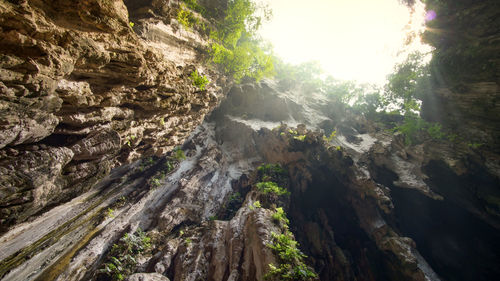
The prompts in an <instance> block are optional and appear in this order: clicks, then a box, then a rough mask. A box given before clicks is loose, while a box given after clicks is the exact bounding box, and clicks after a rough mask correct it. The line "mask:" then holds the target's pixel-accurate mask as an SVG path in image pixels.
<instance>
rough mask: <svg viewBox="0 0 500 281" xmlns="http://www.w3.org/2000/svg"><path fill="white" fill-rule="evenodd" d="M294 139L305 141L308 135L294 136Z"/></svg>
mask: <svg viewBox="0 0 500 281" xmlns="http://www.w3.org/2000/svg"><path fill="white" fill-rule="evenodd" d="M293 139H295V140H298V141H304V140H305V139H306V135H298V136H293Z"/></svg>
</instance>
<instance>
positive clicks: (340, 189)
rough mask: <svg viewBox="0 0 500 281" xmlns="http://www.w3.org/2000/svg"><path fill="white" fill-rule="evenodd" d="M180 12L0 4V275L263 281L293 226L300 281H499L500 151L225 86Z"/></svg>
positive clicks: (268, 90)
mask: <svg viewBox="0 0 500 281" xmlns="http://www.w3.org/2000/svg"><path fill="white" fill-rule="evenodd" d="M208 2H209V3H212V4H214V3H217V5H220V3H219V2H220V1H208ZM177 5H178V2H177V1H132V0H130V1H124V2H122V1H116V0H115V1H87V0H85V1H75V2H73V3H72V4H68V3H66V2H65V1H8V2H5V1H4V2H1V3H0V7H1V9H0V12H1V16H0V26H1V27H2V29H1V32H2V33H3V34H4V35H5V36H4V38H6V39H5V40H3V41H2V42H1V43H0V46H1V49H2V50H3V53H2V55H1V57H2V60H0V62H1V63H2V65H1V68H0V69H1V70H0V75H1V76H0V78H1V84H0V86H1V88H2V91H3V92H2V96H1V99H0V102H1V104H2V112H1V114H0V118H2V120H3V121H2V122H0V129H1V130H2V136H1V137H0V141H1V143H2V147H1V150H0V151H1V154H0V157H1V158H0V174H1V177H0V179H1V181H0V183H1V185H0V186H1V189H0V190H1V192H2V193H0V194H1V196H0V200H1V205H0V206H1V207H2V216H1V219H2V223H1V226H2V230H1V231H2V232H3V234H2V236H1V237H0V249H1V251H0V278H2V280H113V279H114V280H117V279H118V280H119V279H123V278H128V280H162V281H165V280H243V281H246V280H248V281H250V280H264V276H265V275H266V274H267V273H269V271H270V269H271V267H270V266H269V264H273V265H275V266H279V265H283V266H284V267H285V268H286V263H283V260H284V259H283V258H282V257H280V255H279V254H278V253H277V252H276V250H275V249H273V248H272V247H271V246H270V245H272V244H273V243H276V238H275V236H276V234H277V233H287V231H288V229H289V231H290V232H291V233H293V234H290V236H288V238H290V237H291V238H293V239H295V240H296V241H298V243H299V244H300V245H299V246H298V248H299V249H300V250H301V251H302V252H304V253H305V254H306V255H307V258H304V264H305V265H307V266H310V267H311V268H312V269H313V270H314V272H315V273H316V274H317V278H312V277H311V278H309V280H316V279H319V280H338V281H341V280H418V281H420V280H422V281H423V280H493V279H495V278H496V276H498V275H499V274H500V272H499V269H498V266H497V265H498V264H499V262H500V260H499V257H498V252H499V251H500V244H499V241H500V234H499V231H498V229H499V220H498V219H499V216H498V214H499V213H500V212H499V209H498V206H499V205H498V200H497V198H498V197H499V195H498V192H499V191H498V186H499V171H500V169H499V168H498V159H499V158H498V157H497V156H496V152H495V150H493V152H492V153H490V152H489V151H488V149H487V148H489V147H491V146H494V142H488V144H487V145H485V146H484V147H480V149H477V148H475V147H470V146H468V145H467V144H457V143H453V142H447V141H436V140H423V143H421V144H418V145H413V146H410V147H408V146H405V145H404V141H403V139H402V138H401V137H400V136H393V135H392V134H390V133H388V132H387V131H386V130H385V128H383V127H381V126H380V125H378V124H375V123H372V122H370V121H368V120H366V119H365V118H364V117H363V116H359V115H356V114H354V113H352V112H351V111H350V110H348V109H347V108H345V107H344V106H343V105H342V104H340V103H338V102H337V101H336V100H335V99H333V98H332V97H329V96H325V95H322V94H319V93H316V92H314V91H311V89H309V88H308V87H304V86H302V85H300V84H296V85H283V84H282V83H279V82H276V81H270V80H267V81H262V82H261V83H249V84H243V85H238V86H234V87H232V88H231V89H229V85H228V82H226V81H225V78H224V77H223V76H221V75H220V74H219V73H217V72H216V71H215V70H213V69H211V68H206V67H203V66H202V64H200V61H202V59H203V49H204V47H205V46H206V44H207V43H206V39H205V37H204V35H203V32H201V31H196V30H186V29H184V28H183V27H182V26H181V25H179V24H178V23H177V22H176V20H175V17H174V15H175V10H176V8H177V7H178V6H177ZM127 10H128V13H129V14H130V15H128V14H127ZM130 22H133V23H134V25H133V27H131V25H130ZM195 69H196V70H198V71H200V72H203V73H205V74H206V75H207V76H208V77H209V79H210V81H211V83H210V84H209V86H208V88H207V90H206V91H199V90H197V89H196V88H195V87H194V86H192V81H191V80H189V78H188V76H189V74H190V73H191V72H192V71H193V70H195ZM474 83H483V84H484V85H491V81H485V80H480V81H475V82H474ZM495 83H496V82H495ZM483 84H481V85H483ZM488 89H490V88H488ZM491 89H492V88H491ZM448 90H449V89H448ZM448 90H447V89H444V88H440V89H436V92H437V93H438V95H437V97H441V96H440V95H439V93H441V92H442V91H448ZM440 91H441V92H440ZM481 91H482V90H478V92H481ZM495 91H496V90H495ZM492 93H493V92H492ZM225 94H227V97H226V98H225V99H224V100H223V101H222V102H221V98H222V96H225ZM473 96H474V97H477V100H478V101H479V100H481V101H482V99H480V98H479V96H477V95H473ZM490 96H491V95H490ZM493 96H494V95H493ZM452 100H453V101H456V103H457V104H462V103H463V101H465V100H466V99H465V98H464V99H461V98H452ZM219 103H220V105H219ZM217 105H219V106H218V107H217V108H216V109H214V110H213V111H212V112H211V113H210V114H208V113H209V112H210V111H211V110H212V108H214V107H216V106H217ZM450 106H451V105H450ZM425 107H427V108H428V105H426V103H424V108H425ZM454 108H455V109H457V108H461V107H460V106H457V107H454ZM478 108H479V107H478ZM472 115H474V114H472ZM472 115H470V116H469V115H466V114H461V115H460V116H462V117H461V118H465V119H466V120H468V121H467V122H469V121H470V122H472V123H471V124H473V123H474V122H476V123H477V122H478V121H477V119H475V118H472V117H471V116H472ZM205 116H207V118H205ZM464 116H465V117H464ZM202 120H204V121H203V123H202ZM484 120H486V119H484ZM200 123H201V124H200ZM493 127H494V126H493V125H492V124H491V123H488V124H484V126H483V127H480V128H479V127H478V128H479V130H482V131H483V132H485V134H488V133H489V132H490V131H488V128H493ZM333 130H336V132H337V135H336V136H335V137H331V138H325V137H324V134H323V133H326V135H329V134H330V132H332V131H333ZM181 144H182V151H181V150H175V149H174V147H175V146H177V145H181ZM184 154H185V157H184ZM265 163H272V164H279V167H281V168H280V172H279V174H280V177H279V178H277V179H276V181H277V182H278V183H279V185H280V186H281V187H283V188H286V190H288V191H289V192H290V194H289V195H282V196H274V195H269V194H265V193H263V192H262V190H260V189H259V188H258V186H257V183H258V182H262V181H266V180H269V178H271V179H273V180H274V178H273V176H275V175H272V176H269V175H263V174H262V172H261V170H260V169H258V167H259V166H260V165H262V164H265ZM266 177H267V178H266ZM277 207H282V208H283V209H284V210H285V211H286V215H287V218H288V219H289V220H290V222H289V225H288V224H286V225H287V226H285V224H284V223H283V221H282V220H278V221H277V219H276V218H275V216H276V212H277V209H276V208H277ZM273 233H274V234H273ZM291 238H290V239H291ZM291 251H292V252H293V250H291ZM117 260H118V262H117ZM294 262H296V261H294ZM464 265H466V266H464ZM113 266H114V267H113ZM290 268H291V265H290ZM305 269H306V267H301V268H298V270H297V271H296V273H297V274H298V276H303V275H304V274H305V273H304V272H305V271H304V270H305ZM301 270H302V271H301ZM300 274H302V275H300ZM274 278H275V279H276V280H279V279H280V278H279V277H276V276H275V277H274ZM302 280H307V278H303V279H302Z"/></svg>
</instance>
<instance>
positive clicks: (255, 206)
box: [249, 201, 262, 210]
mask: <svg viewBox="0 0 500 281" xmlns="http://www.w3.org/2000/svg"><path fill="white" fill-rule="evenodd" d="M249 208H250V210H254V209H255V208H262V205H261V204H260V201H255V202H253V204H252V205H250V207H249Z"/></svg>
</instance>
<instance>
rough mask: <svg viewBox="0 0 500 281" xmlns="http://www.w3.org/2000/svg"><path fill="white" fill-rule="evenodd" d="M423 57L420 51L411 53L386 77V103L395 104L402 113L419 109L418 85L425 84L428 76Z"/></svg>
mask: <svg viewBox="0 0 500 281" xmlns="http://www.w3.org/2000/svg"><path fill="white" fill-rule="evenodd" d="M423 58H424V55H423V54H422V53H418V52H415V53H411V54H410V55H408V57H407V58H406V60H405V61H404V62H402V63H400V64H397V65H396V66H395V69H394V73H392V74H390V75H389V77H388V83H387V85H386V89H385V92H386V93H385V94H386V97H387V99H388V100H387V103H390V105H391V106H395V107H396V108H397V109H399V110H400V112H401V113H402V114H404V115H407V114H414V113H417V112H419V111H420V100H419V92H420V91H421V90H422V88H420V87H422V86H423V85H425V84H426V82H425V80H428V79H429V76H430V72H429V68H428V67H427V65H425V64H424V62H423ZM388 105H389V104H388Z"/></svg>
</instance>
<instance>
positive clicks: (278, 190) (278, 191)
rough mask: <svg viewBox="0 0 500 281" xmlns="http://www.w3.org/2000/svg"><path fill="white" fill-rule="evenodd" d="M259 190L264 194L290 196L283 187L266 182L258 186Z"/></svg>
mask: <svg viewBox="0 0 500 281" xmlns="http://www.w3.org/2000/svg"><path fill="white" fill-rule="evenodd" d="M256 186H257V189H258V190H259V191H260V192H262V193H263V194H269V193H271V194H275V195H278V196H279V195H289V194H290V192H289V191H288V190H286V189H284V188H283V187H279V186H278V185H277V184H276V183H275V182H272V181H265V182H259V183H257V184H256Z"/></svg>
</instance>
